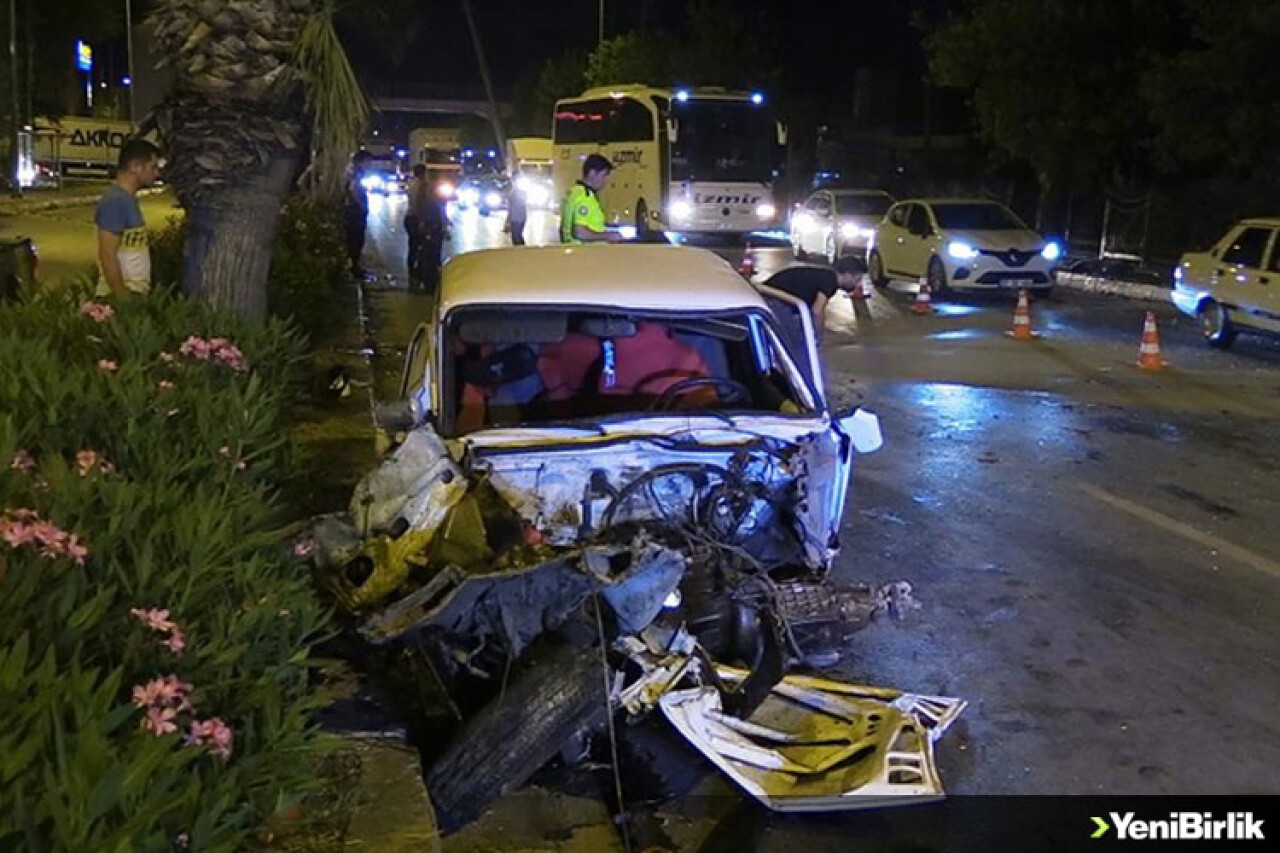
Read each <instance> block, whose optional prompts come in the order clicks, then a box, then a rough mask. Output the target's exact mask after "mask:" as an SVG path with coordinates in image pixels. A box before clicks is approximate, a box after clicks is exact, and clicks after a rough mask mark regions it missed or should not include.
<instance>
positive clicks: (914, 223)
mask: <svg viewBox="0 0 1280 853" xmlns="http://www.w3.org/2000/svg"><path fill="white" fill-rule="evenodd" d="M909 226H910V229H909V230H910V231H911V233H912V234H920V235H924V234H928V233H929V232H930V231H932V230H933V226H932V225H931V224H930V222H929V211H927V210H925V208H924V205H922V204H917V205H915V206H913V207H912V208H911V219H910V220H909Z"/></svg>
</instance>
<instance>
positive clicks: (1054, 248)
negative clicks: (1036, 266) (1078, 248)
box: [1040, 240, 1062, 261]
mask: <svg viewBox="0 0 1280 853" xmlns="http://www.w3.org/2000/svg"><path fill="white" fill-rule="evenodd" d="M1040 257H1042V258H1044V259H1045V260H1046V261H1056V260H1057V259H1058V258H1060V257H1062V246H1061V245H1059V244H1058V242H1057V241H1055V240H1050V241H1049V242H1048V243H1045V244H1044V248H1043V249H1041V250H1040Z"/></svg>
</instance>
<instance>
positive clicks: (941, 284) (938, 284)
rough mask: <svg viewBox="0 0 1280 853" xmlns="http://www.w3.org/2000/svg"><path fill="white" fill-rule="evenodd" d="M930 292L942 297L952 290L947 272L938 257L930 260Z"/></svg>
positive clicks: (935, 256)
mask: <svg viewBox="0 0 1280 853" xmlns="http://www.w3.org/2000/svg"><path fill="white" fill-rule="evenodd" d="M928 279H929V292H930V293H932V294H933V295H934V296H942V295H943V294H945V293H947V292H948V291H950V290H951V288H950V287H949V286H948V285H947V270H946V267H944V266H943V265H942V261H941V260H940V259H939V258H938V256H937V255H934V256H933V257H932V258H930V259H929V272H928Z"/></svg>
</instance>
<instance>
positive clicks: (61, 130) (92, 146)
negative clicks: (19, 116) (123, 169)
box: [32, 116, 134, 176]
mask: <svg viewBox="0 0 1280 853" xmlns="http://www.w3.org/2000/svg"><path fill="white" fill-rule="evenodd" d="M133 133H134V125H133V123H132V122H129V121H125V120H122V119H110V118H91V117H86V116H64V117H62V118H59V119H51V118H37V119H35V121H33V122H32V138H33V143H34V144H33V146H32V147H33V159H34V161H35V166H36V167H38V168H43V169H45V170H48V171H50V172H53V173H56V174H62V175H77V176H85V175H93V176H102V175H110V174H112V173H114V172H115V168H116V160H117V159H118V158H119V156H120V146H122V145H124V142H125V140H126V139H128V138H129V137H130V136H132V135H133Z"/></svg>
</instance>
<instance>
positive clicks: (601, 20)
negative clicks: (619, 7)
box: [596, 0, 604, 47]
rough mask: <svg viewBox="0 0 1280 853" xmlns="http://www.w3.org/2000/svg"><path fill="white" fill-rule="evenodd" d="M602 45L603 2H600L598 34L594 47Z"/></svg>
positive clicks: (602, 0)
mask: <svg viewBox="0 0 1280 853" xmlns="http://www.w3.org/2000/svg"><path fill="white" fill-rule="evenodd" d="M602 44H604V0H600V33H599V37H598V38H597V40H596V46H597V47H599V46H600V45H602Z"/></svg>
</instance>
